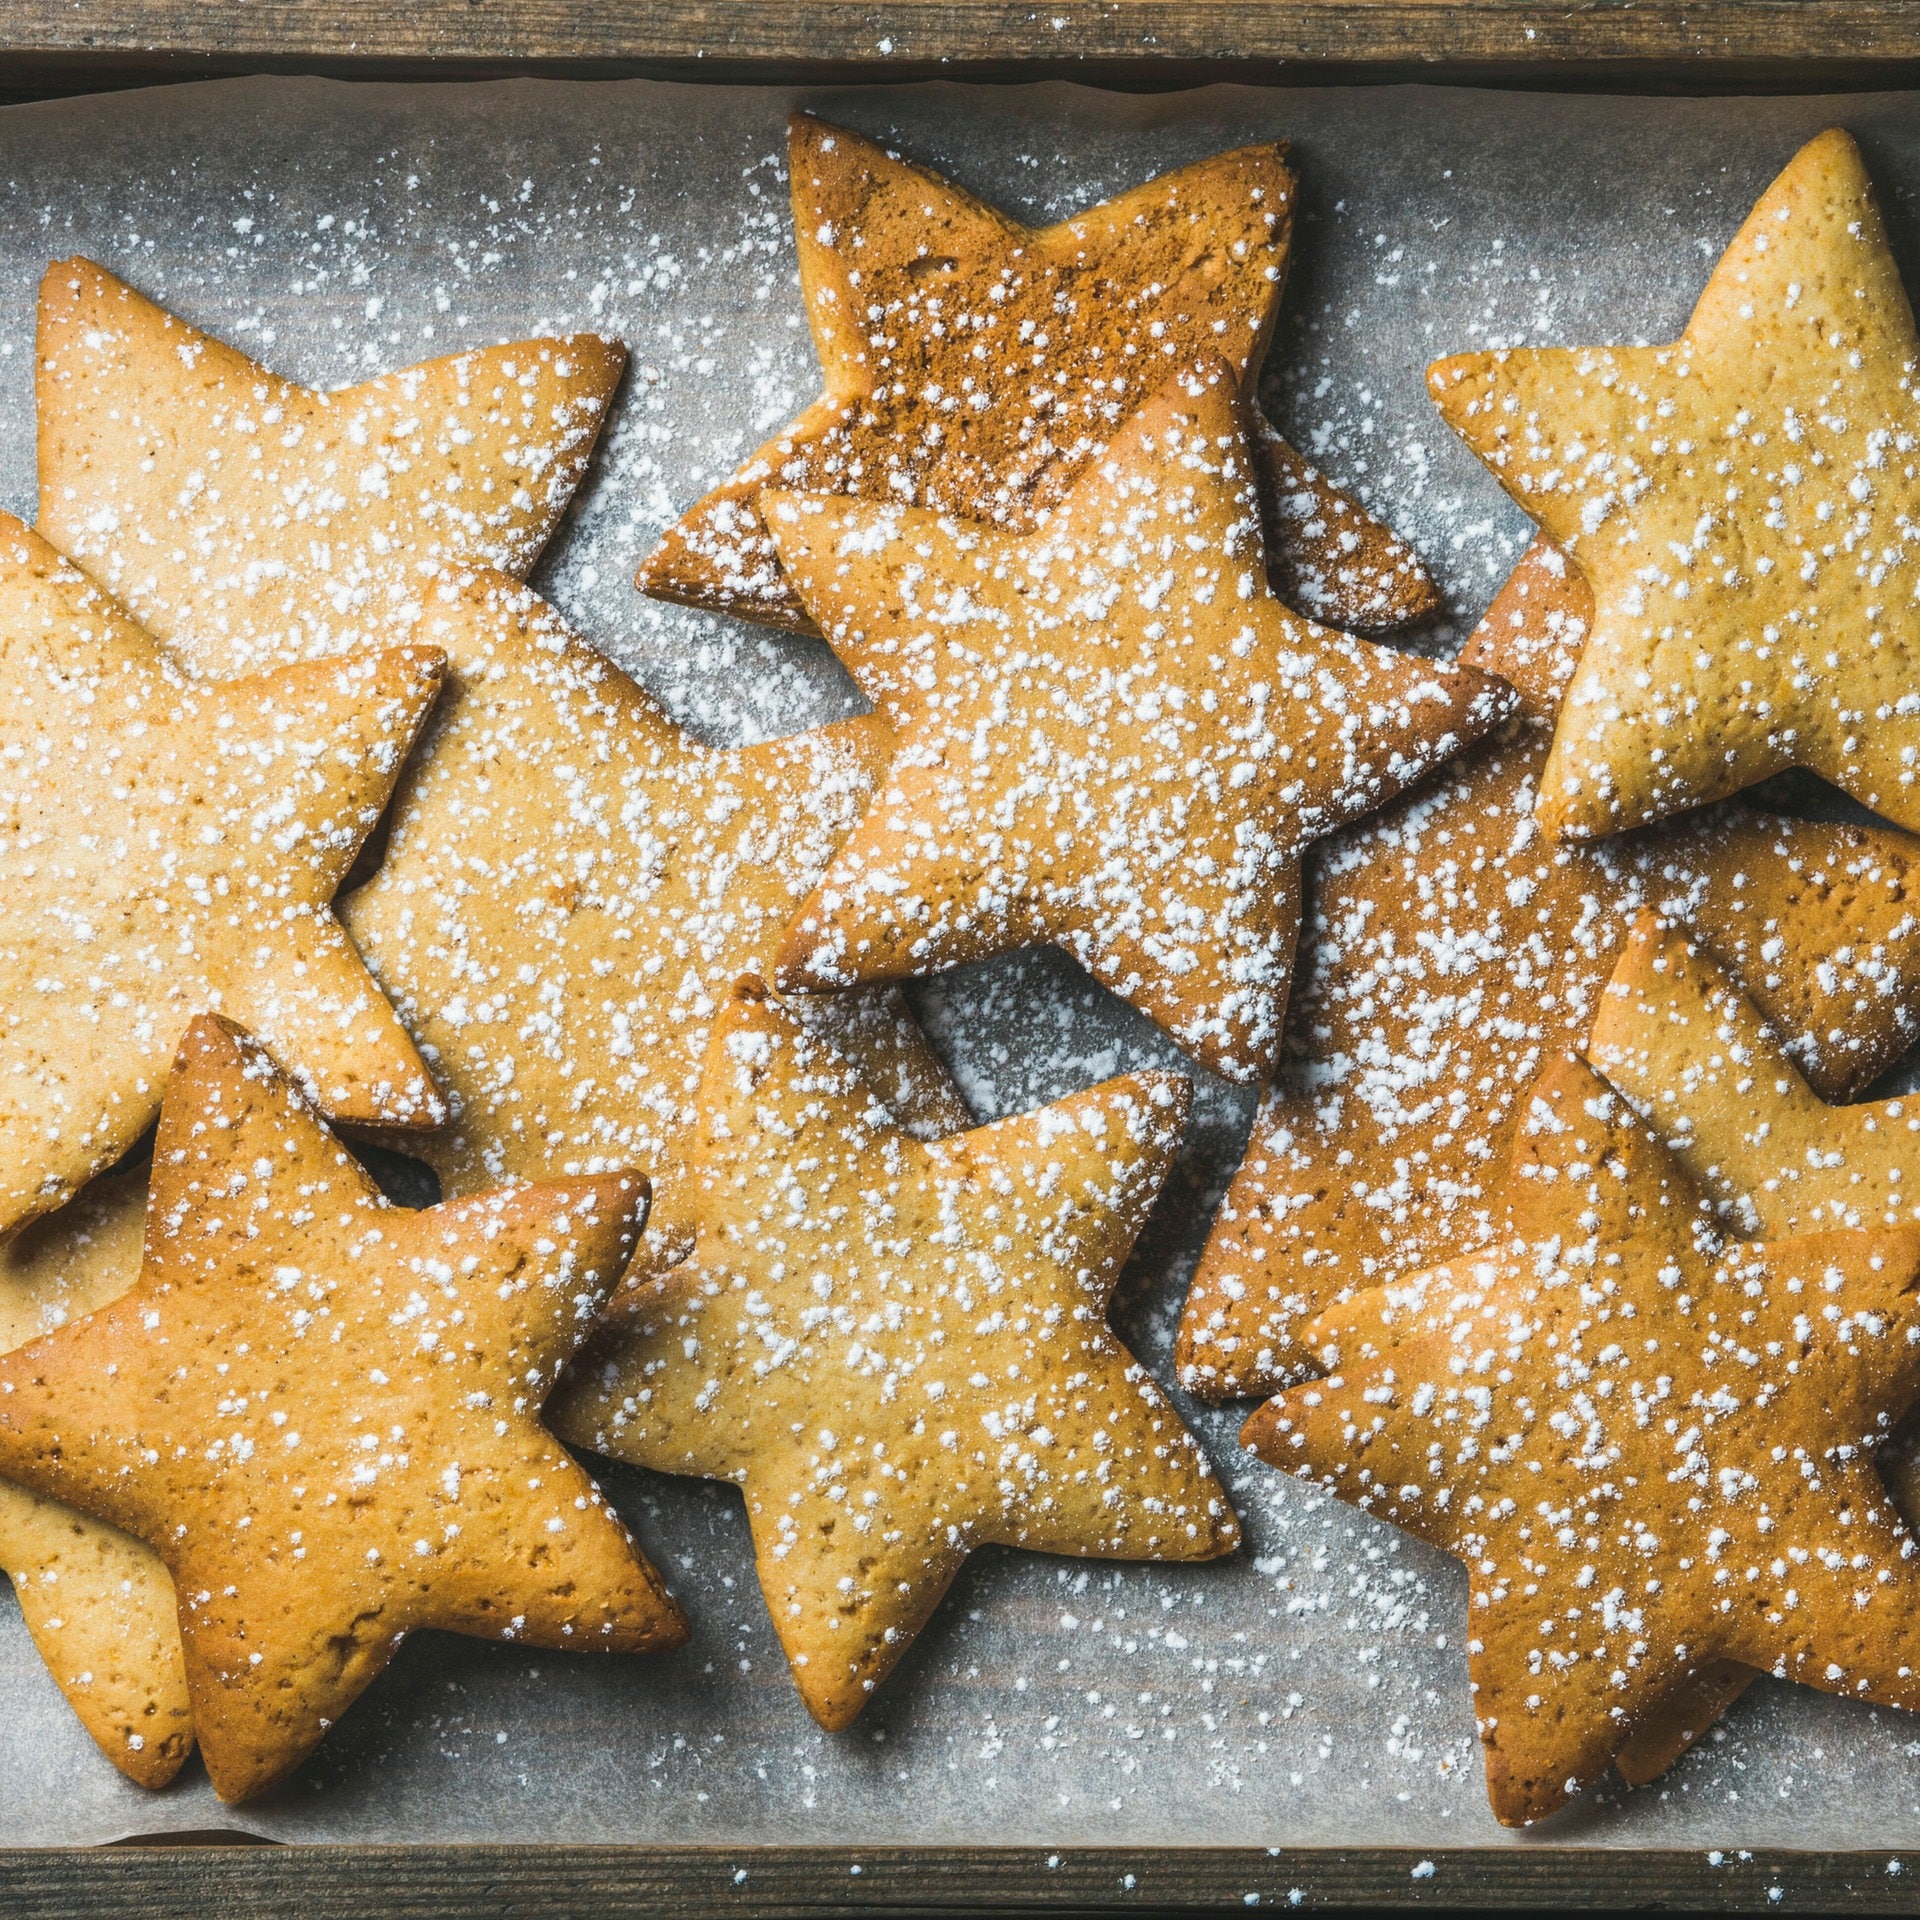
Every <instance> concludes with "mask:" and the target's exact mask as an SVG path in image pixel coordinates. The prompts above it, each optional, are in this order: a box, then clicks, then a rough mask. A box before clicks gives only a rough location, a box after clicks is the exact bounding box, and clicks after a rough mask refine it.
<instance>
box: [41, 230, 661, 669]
mask: <svg viewBox="0 0 1920 1920" xmlns="http://www.w3.org/2000/svg"><path fill="white" fill-rule="evenodd" d="M38 353H39V357H38V374H37V380H36V387H35V395H36V399H37V402H38V407H39V419H40V531H41V532H42V533H43V534H45V535H46V537H47V538H48V539H49V540H51V541H52V542H53V544H54V545H55V546H56V547H59V548H60V549H61V550H62V551H63V552H64V553H66V554H67V555H68V556H69V557H70V558H72V559H73V560H75V561H77V562H78V563H79V564H80V565H81V566H82V567H84V568H85V569H86V571H87V572H89V573H90V574H92V575H93V576H94V578H95V579H97V580H99V581H100V582H101V583H102V584H103V585H104V586H106V587H107V588H108V589H109V590H110V591H111V592H113V593H114V594H116V595H117V596H118V597H119V598H120V599H121V600H122V601H123V602H124V603H125V604H126V605H127V606H128V607H129V608H130V609H131V610H132V612H133V613H134V615H135V617H136V618H137V619H138V620H140V622H141V623H142V624H143V625H144V626H145V627H146V628H147V629H148V631H149V632H151V633H154V634H157V635H158V636H159V637H160V638H161V639H162V640H164V641H166V642H168V643H169V644H170V645H174V646H175V647H176V648H177V650H178V651H180V652H181V654H182V656H183V657H185V658H187V659H189V660H190V661H191V663H192V664H193V666H194V668H195V670H196V671H198V672H200V673H203V674H206V675H207V676H209V677H210V678H226V677H229V676H231V675H234V674H240V673H247V672H250V671H252V670H254V669H255V668H258V667H262V666H267V665H271V664H274V663H276V662H279V661H283V660H288V659H294V658H299V659H311V658H313V657H315V656H317V655H319V654H322V653H335V652H340V651H342V650H343V646H344V644H345V642H346V638H347V637H353V636H357V637H358V638H359V639H361V640H362V641H364V640H366V639H367V638H369V637H371V638H372V639H373V640H374V641H375V642H376V643H379V642H380V641H381V640H382V637H383V633H384V628H383V620H384V617H385V613H386V605H385V599H386V588H387V577H386V573H385V562H386V561H387V559H388V558H389V557H390V556H393V555H396V554H405V555H408V556H410V557H414V558H425V559H432V560H436V561H440V562H443V563H445V564H448V565H453V566H485V567H497V568H500V569H502V570H504V571H506V572H508V573H512V574H524V573H525V572H526V571H527V569H528V568H529V567H531V566H532V565H533V563H534V561H535V560H536V559H537V558H538V557H539V553H540V550H541V548H542V547H543V546H545V544H546V542H547V537H548V535H549V534H550V533H551V532H552V531H553V529H554V527H555V525H556V524H557V523H558V521H559V518H560V515H561V512H562V511H563V509H564V508H565V506H566V504H567V501H568V499H569V498H570V497H571V495H572V493H573V490H574V488H575V486H576V485H577V484H578V483H579V480H580V476H581V475H582V474H583V473H584V472H585V470H586V465H587V459H588V456H589V455H590V454H591V452H592V450H593V443H594V440H595V438H596V436H597V435H598V433H599V431H600V423H601V420H602V419H603V418H604V416H605V414H606V410H607V406H608V403H609V402H610V401H611V399H612V398H613V391H614V388H615V387H616V386H617V385H618V384H619V380H620V374H621V370H622V369H623V368H624V366H625V365H626V350H625V348H623V347H621V346H620V345H619V344H618V343H617V342H614V341H611V340H602V339H599V338H598V337H596V336H595V335H592V334H574V335H570V336H568V337H567V338H565V339H557V340H522V341H517V342H515V343H514V344H513V345H511V346H502V347H483V348H479V349H476V350H475V351H473V352H470V353H459V354H453V355H450V356H448V357H447V358H446V359H443V360H433V361H429V362H428V363H427V364H426V365H424V366H418V367H409V368H406V369H405V370H404V371H402V372H399V373H390V374H384V375H382V376H381V377H380V378H379V379H377V380H369V381H367V382H365V383H363V384H362V385H360V386H357V387H346V388H342V389H341V390H339V391H338V392H334V393H316V392H313V391H311V390H310V389H308V388H306V387H300V386H296V385H295V384H294V383H293V382H292V381H290V380H284V379H282V378H281V377H280V376H279V375H277V374H273V373H269V372H268V371H267V370H266V369H265V368H264V367H261V366H259V365H257V364H256V363H255V362H254V361H252V360H250V359H248V358H247V356H246V355H245V354H243V353H241V352H239V351H238V350H237V349H236V348H234V347H231V346H228V345H227V344H226V343H225V342H224V341H221V340H217V339H215V338H214V337H213V336H212V335H210V334H206V333H203V332H201V331H200V329H199V328H197V327H194V326H190V325H189V324H188V323H187V322H186V321H184V320H182V319H180V318H179V317H178V316H177V315H174V314H171V313H168V312H167V311H166V310H165V309H164V308H161V307H158V306H156V305H155V304H154V303H153V302H152V301H150V300H148V299H146V298H145V297H144V296H142V295H141V294H139V293H136V292H135V291H134V290H133V288H131V287H129V286H127V285H126V284H125V283H124V282H123V281H120V280H118V279H116V278H115V277H114V276H113V275H112V274H111V273H108V272H107V271H106V269H105V268H103V267H98V266H96V265H94V263H93V262H92V261H91V260H83V259H72V260H56V261H55V262H54V263H53V264H52V265H51V266H49V267H48V269H47V271H46V275H45V277H44V279H43V280H42V281H41V283H40V334H39V348H38Z"/></svg>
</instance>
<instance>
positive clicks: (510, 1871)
mask: <svg viewBox="0 0 1920 1920" xmlns="http://www.w3.org/2000/svg"><path fill="white" fill-rule="evenodd" d="M209 1837H211V1836H209ZM1913 1879H1914V1876H1913V1874H1912V1873H1911V1872H1909V1871H1907V1870H1906V1863H1904V1862H1900V1861H1898V1860H1897V1859H1896V1858H1895V1857H1894V1856H1891V1855H1888V1854H1884V1853H1872V1854H1865V1853H1826V1854H1817V1853H1762V1854H1754V1855H1744V1854H1728V1855H1726V1856H1724V1857H1722V1856H1716V1855H1710V1854H1703V1853H1697V1852H1686V1853H1680V1852H1667V1851H1661V1852H1655V1851H1643V1852H1630V1851H1627V1850H1624V1849H1615V1848H1558V1847H1538V1846H1527V1847H1518V1846H1516V1847H1499V1848H1482V1849H1467V1850H1461V1851H1458V1852H1442V1853H1437V1854H1432V1855H1425V1854H1420V1853H1417V1852H1414V1851H1411V1850H1407V1849H1385V1850H1360V1849H1353V1848H1327V1849H1302V1848H1276V1849H1273V1850H1272V1851H1269V1850H1267V1849H1265V1848H1239V1849H1224V1848H1193V1849H1174V1850H1169V1851H1163V1852H1158V1853H1146V1854H1127V1853H1123V1852H1120V1851H1118V1850H1113V1849H1086V1850H1080V1851H1073V1852H1063V1853H1046V1852H1042V1851H1039V1850H1037V1849H1033V1848H994V1849H971V1850H969V1849H961V1848H947V1849H935V1848H877V1849H872V1850H869V1851H865V1852H859V1853H854V1852H848V1851H844V1850H841V1849H829V1848H819V1849H816V1848H801V1847H794V1848H761V1849H755V1848H743V1849H741V1850H739V1851H735V1852H728V1851H724V1850H722V1849H719V1848H705V1847H698V1848H650V1847H481V1846H475V1847H425V1846H423V1847H353V1848H348V1847H273V1846H257V1845H256V1846H247V1845H198V1846H189V1847H178V1846H171V1847H170V1846H146V1845H140V1846H133V1847H119V1848H94V1849H49V1850H46V1851H28V1850H19V1851H13V1852H0V1911H4V1912H5V1913H6V1915H7V1916H8V1920H56V1916H57V1917H58V1920H67V1916H70V1915H72V1914H75V1913H81V1912H88V1913H111V1912H137V1913H138V1914H139V1915H140V1920H202V1916H203V1915H205V1914H207V1913H214V1912H227V1913H234V1912H238V1913H245V1914H247V1915H249V1916H250V1917H255V1920H278V1917H279V1916H283V1915H284V1916H287V1917H288V1920H294V1917H295V1916H298V1920H359V1916H361V1915H364V1914H368V1913H380V1914H388V1915H402V1916H405V1917H406V1920H440V1916H448V1917H449V1920H451V1916H455V1915H458V1916H462V1920H508V1917H509V1916H511V1917H512V1920H569V1917H570V1916H574V1915H580V1914H587V1913H591V1914H593V1915H595V1916H599V1917H601V1920H647V1917H649V1916H656V1915H668V1914H700V1915H702V1916H735V1915H737V1916H740V1917H741V1920H756V1917H757V1916H760V1915H773V1914H797V1915H806V1916H815V1915H819V1916H824V1915H830V1914H847V1915H856V1914H871V1913H874V1912H892V1913H913V1914H916V1915H935V1914H970V1915H979V1914H982V1913H988V1914H991V1913H1083V1914H1086V1913H1125V1912H1136V1913H1137V1912H1142V1911H1146V1912H1152V1913H1163V1914H1164V1913H1210V1912H1212V1913H1225V1912H1229V1911H1231V1912H1234V1913H1246V1912H1250V1911H1256V1912H1257V1911H1260V1910H1263V1909H1270V1908H1275V1907H1277V1908H1279V1909H1281V1910H1282V1911H1289V1910H1291V1908H1292V1907H1293V1906H1295V1905H1300V1906H1303V1907H1329V1906H1332V1907H1356V1906H1367V1907H1378V1906H1413V1907H1424V1908H1429V1909H1435V1910H1439V1911H1446V1910H1448V1909H1453V1910H1459V1909H1462V1908H1472V1909H1478V1910H1481V1911H1486V1910H1494V1909H1500V1908H1509V1909H1510V1908H1516V1907H1520V1908H1525V1907H1538V1908H1541V1909H1548V1908H1551V1909H1553V1910H1556V1911H1578V1910H1581V1909H1588V1910H1591V1909H1595V1908H1612V1907H1639V1906H1645V1907H1655V1906H1657V1907H1685V1908H1691V1909H1693V1910H1696V1911H1705V1912H1722V1913H1727V1912H1743V1911H1761V1912H1773V1913H1780V1912H1786V1913H1804V1912H1809V1911H1812V1912H1825V1913H1901V1912H1911V1911H1912V1910H1913V1907H1914V1903H1915V1902H1914V1885H1913ZM1776 1889H1777V1890H1778V1891H1777V1892H1776V1891H1775V1890H1776ZM1250 1894H1258V1895H1259V1900H1258V1902H1257V1904H1256V1903H1254V1902H1251V1901H1249V1899H1248V1896H1249V1895H1250ZM1296 1894H1297V1895H1298V1899H1297V1900H1296V1899H1294V1898H1292V1896H1294V1895H1296Z"/></svg>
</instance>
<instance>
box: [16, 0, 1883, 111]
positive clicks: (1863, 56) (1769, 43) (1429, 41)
mask: <svg viewBox="0 0 1920 1920" xmlns="http://www.w3.org/2000/svg"><path fill="white" fill-rule="evenodd" d="M241 72H303V73H323V74H334V75H341V76H349V77H357V78H365V79H409V80H415V79H433V78H441V79H475V78H491V77H498V76H500V75H504V74H553V75H561V76H568V77H575V78H583V79H601V78H614V77H622V76H654V77H673V78H704V79H712V80H734V81H738V80H760V81H781V82H794V81H803V82H840V81H847V80H855V81H874V82H882V81H905V80H915V79H924V78H928V77H932V76H935V75H939V76H944V77H948V78H973V79H981V78H991V79H1010V78H1037V77H1062V76H1066V77H1073V78H1081V79H1086V80H1088V81H1090V82H1093V83H1096V84H1103V85H1125V86H1135V87H1165V86H1188V85H1193V84H1196V83H1199V82H1202V81H1206V80H1213V79H1242V80H1245V79H1256V80H1262V81H1278V82H1283V83H1298V82H1323V81H1332V82H1350V81H1360V80H1364V81H1376V82H1389V81H1398V80H1409V79H1426V80H1443V81H1448V82H1454V83H1464V84H1485V85H1536V86H1537V85H1547V86H1581V87H1613V88H1622V89H1629V90H1634V91H1725V90H1729V89H1753V88H1764V89H1768V90H1783V89H1789V88H1791V89H1793V90H1796V91H1802V92H1804V91H1811V90H1817V89H1821V88H1844V87H1855V86H1865V85H1881V86H1891V85H1899V84H1902V83H1904V82H1907V81H1910V80H1912V79H1914V78H1915V77H1916V76H1920V8H1916V7H1915V6H1913V5H1912V4H1911V0H1635V4H1632V5H1581V6H1568V5H1566V4H1565V3H1564V0H1476V4H1473V5H1451V4H1440V3H1438V0H810V3H809V4H808V5H807V6H805V7H797V6H795V5H793V4H792V0H649V3H648V4H646V5H644V6H636V5H634V4H632V0H500V4H489V5H485V6H476V5H474V4H472V0H86V3H85V4H84V5H78V6H73V5H67V6H52V5H48V4H47V0H0V88H5V89H7V90H8V91H11V92H12V93H14V94H16V95H20V94H26V93H30V92H35V91H38V92H58V91H73V90H75V89H77V88H79V87H82V86H95V87H106V86H120V85H129V84H141V83H151V82H154V81H158V80H176V79H188V78H201V77H214V76H218V75H224V74H232V73H241Z"/></svg>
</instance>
